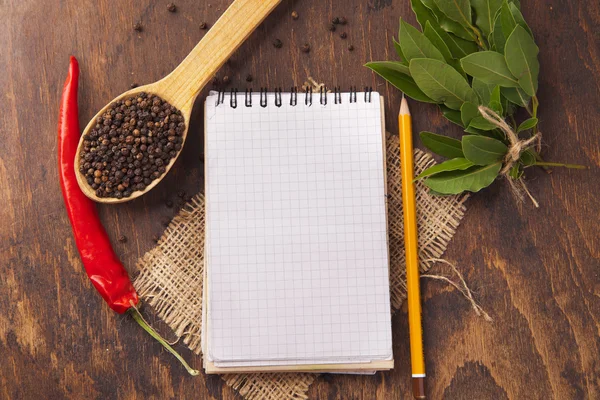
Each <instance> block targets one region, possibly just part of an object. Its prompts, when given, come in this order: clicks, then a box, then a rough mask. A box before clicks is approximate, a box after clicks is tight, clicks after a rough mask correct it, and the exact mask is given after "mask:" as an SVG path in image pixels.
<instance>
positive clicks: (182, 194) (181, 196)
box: [177, 190, 185, 198]
mask: <svg viewBox="0 0 600 400" xmlns="http://www.w3.org/2000/svg"><path fill="white" fill-rule="evenodd" d="M177 196H179V197H180V198H184V197H185V190H180V191H179V192H177Z"/></svg>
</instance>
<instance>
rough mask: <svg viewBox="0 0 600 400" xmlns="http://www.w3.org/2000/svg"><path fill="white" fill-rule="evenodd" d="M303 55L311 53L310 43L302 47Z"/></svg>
mask: <svg viewBox="0 0 600 400" xmlns="http://www.w3.org/2000/svg"><path fill="white" fill-rule="evenodd" d="M300 50H302V52H303V53H308V52H309V51H310V45H309V44H308V43H304V44H303V45H302V47H300Z"/></svg>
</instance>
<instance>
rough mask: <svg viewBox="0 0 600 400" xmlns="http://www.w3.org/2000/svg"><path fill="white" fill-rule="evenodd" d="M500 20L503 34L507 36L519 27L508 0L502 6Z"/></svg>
mask: <svg viewBox="0 0 600 400" xmlns="http://www.w3.org/2000/svg"><path fill="white" fill-rule="evenodd" d="M500 21H501V27H502V34H503V35H504V37H505V38H508V37H509V36H510V34H511V33H512V31H513V30H514V29H515V28H516V27H517V21H515V18H514V17H513V14H512V11H511V10H510V5H509V3H508V2H507V1H506V0H505V1H504V2H503V3H502V7H501V8H500Z"/></svg>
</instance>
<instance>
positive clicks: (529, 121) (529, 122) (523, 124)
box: [517, 118, 538, 132]
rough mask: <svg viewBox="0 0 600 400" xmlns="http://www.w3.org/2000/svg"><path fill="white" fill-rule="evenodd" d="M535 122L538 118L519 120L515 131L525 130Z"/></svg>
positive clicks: (534, 124)
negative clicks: (519, 122)
mask: <svg viewBox="0 0 600 400" xmlns="http://www.w3.org/2000/svg"><path fill="white" fill-rule="evenodd" d="M537 124H538V119H537V118H529V119H527V120H525V121H523V122H521V124H520V125H519V127H518V128H517V132H523V131H527V130H529V129H532V128H533V127H534V126H536V125H537Z"/></svg>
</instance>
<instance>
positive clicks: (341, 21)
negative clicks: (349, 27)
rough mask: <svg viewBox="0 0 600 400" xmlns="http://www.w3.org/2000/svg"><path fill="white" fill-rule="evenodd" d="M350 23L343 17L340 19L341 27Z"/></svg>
mask: <svg viewBox="0 0 600 400" xmlns="http://www.w3.org/2000/svg"><path fill="white" fill-rule="evenodd" d="M347 23H348V20H346V18H344V17H342V18H340V25H346V24H347Z"/></svg>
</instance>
